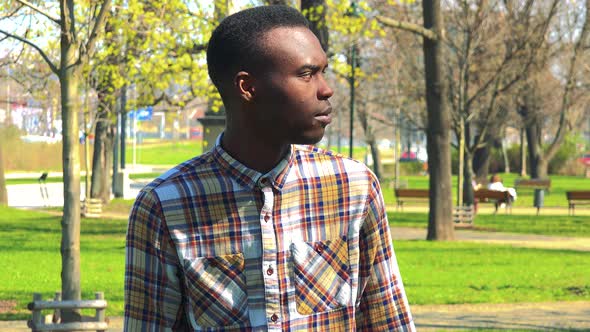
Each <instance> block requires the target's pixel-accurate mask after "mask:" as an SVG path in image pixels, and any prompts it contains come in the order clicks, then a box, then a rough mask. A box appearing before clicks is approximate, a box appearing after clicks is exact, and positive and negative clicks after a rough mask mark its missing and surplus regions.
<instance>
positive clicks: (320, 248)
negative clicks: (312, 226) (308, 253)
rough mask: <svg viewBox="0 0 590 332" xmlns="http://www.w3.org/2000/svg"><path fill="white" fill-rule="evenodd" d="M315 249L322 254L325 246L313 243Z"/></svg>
mask: <svg viewBox="0 0 590 332" xmlns="http://www.w3.org/2000/svg"><path fill="white" fill-rule="evenodd" d="M313 249H314V250H315V251H316V252H317V253H318V254H321V253H322V252H323V251H324V246H322V245H321V244H319V243H316V244H314V245H313Z"/></svg>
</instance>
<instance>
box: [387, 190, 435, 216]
mask: <svg viewBox="0 0 590 332" xmlns="http://www.w3.org/2000/svg"><path fill="white" fill-rule="evenodd" d="M394 192H395V198H396V201H397V207H396V210H397V209H399V208H400V207H401V209H402V211H403V210H404V203H405V202H408V201H417V202H428V198H429V191H428V189H402V188H397V189H395V190H394Z"/></svg>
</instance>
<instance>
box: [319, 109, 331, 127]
mask: <svg viewBox="0 0 590 332" xmlns="http://www.w3.org/2000/svg"><path fill="white" fill-rule="evenodd" d="M315 119H316V120H318V121H319V122H321V123H322V124H324V125H329V124H330V123H331V122H332V108H331V107H330V108H328V109H326V110H325V111H323V112H320V113H318V114H316V115H315Z"/></svg>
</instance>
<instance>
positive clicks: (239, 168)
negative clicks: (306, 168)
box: [212, 133, 294, 190]
mask: <svg viewBox="0 0 590 332" xmlns="http://www.w3.org/2000/svg"><path fill="white" fill-rule="evenodd" d="M222 137H223V133H221V134H220V135H219V136H218V137H217V140H216V141H215V147H214V148H213V150H212V154H213V158H214V160H215V161H217V162H218V163H219V165H221V167H222V169H224V170H226V171H227V172H229V174H230V175H231V176H232V177H233V178H234V179H235V180H236V181H237V182H238V183H240V184H241V185H243V186H245V187H248V188H250V189H254V188H255V187H260V188H262V187H265V186H267V184H268V183H270V184H271V185H272V186H273V187H274V188H275V189H277V190H281V189H282V188H283V185H284V184H285V180H286V178H287V174H288V172H289V169H290V168H291V165H292V163H293V159H294V157H293V153H294V149H293V146H292V145H291V146H289V151H288V152H287V153H286V154H285V156H284V157H283V159H281V161H280V162H279V163H278V164H277V165H276V166H275V167H274V168H273V169H271V170H270V171H269V172H267V173H260V172H258V171H256V170H254V169H251V168H249V167H247V166H246V165H244V164H242V163H241V162H239V161H238V160H236V159H235V158H234V157H232V156H231V155H230V154H229V153H227V151H225V150H224V149H223V147H222V146H221V138H222Z"/></svg>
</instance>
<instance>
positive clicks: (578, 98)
mask: <svg viewBox="0 0 590 332" xmlns="http://www.w3.org/2000/svg"><path fill="white" fill-rule="evenodd" d="M568 15H571V16H570V17H568ZM563 25H566V29H563V30H562V28H563ZM576 30H577V31H579V33H572V31H576ZM553 32H554V33H555V34H561V36H560V38H559V40H558V41H557V43H555V45H556V46H557V49H556V50H554V51H553V52H551V55H554V56H556V58H553V61H547V62H546V63H544V65H546V66H548V68H547V67H545V66H541V68H542V70H541V71H540V72H539V73H538V75H537V77H536V78H534V79H530V80H529V81H527V82H526V84H524V86H523V89H522V98H521V99H520V102H519V105H518V112H519V114H520V115H521V116H522V119H523V122H524V124H525V130H526V137H527V146H528V151H529V157H530V164H531V165H530V167H531V178H546V177H547V175H548V174H547V173H548V166H549V162H550V161H551V159H553V157H554V156H555V155H556V153H557V151H558V150H559V148H560V147H561V145H562V144H563V142H564V140H565V137H566V133H567V132H568V131H570V130H571V129H573V128H576V127H579V126H580V125H581V124H582V123H583V121H577V119H579V115H576V114H575V110H576V108H578V109H580V110H582V112H583V109H584V108H585V107H587V106H585V105H584V101H585V102H587V101H588V99H587V97H586V96H587V95H588V86H589V85H588V83H587V82H588V81H587V77H588V75H589V74H590V70H589V69H590V68H588V67H587V66H585V65H584V59H587V57H588V55H590V0H586V1H585V2H583V3H582V2H581V1H579V2H572V4H571V7H569V6H568V7H565V8H564V12H563V14H562V17H561V19H560V20H559V21H557V22H556V23H555V25H554V27H553ZM555 67H557V68H559V70H558V72H557V74H553V75H554V76H555V77H556V78H557V80H558V81H559V85H558V86H557V87H556V88H553V89H551V91H550V93H552V94H553V98H554V100H558V101H559V102H558V103H557V105H555V107H554V108H553V109H554V110H555V112H554V114H555V115H556V116H551V115H550V114H548V113H547V109H550V107H544V106H545V105H544V104H542V103H540V101H545V102H547V101H548V100H547V99H545V98H543V95H542V94H541V93H542V91H544V90H545V91H546V90H547V89H546V88H543V85H545V84H547V83H551V82H554V80H551V79H547V72H548V71H550V70H551V68H555ZM548 117H549V118H552V119H555V121H554V122H553V123H556V124H557V125H556V126H555V129H554V133H553V135H550V137H552V139H551V140H550V141H549V143H548V144H547V145H546V147H544V146H543V137H545V136H549V135H548V131H549V130H548V129H549V128H548V127H549V125H550V124H551V122H552V121H546V120H547V118H548Z"/></svg>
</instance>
